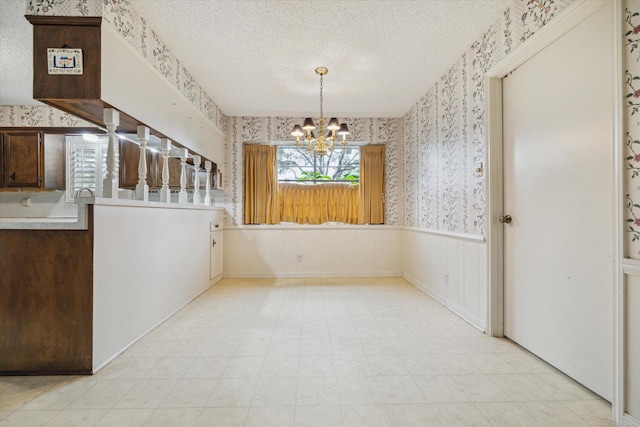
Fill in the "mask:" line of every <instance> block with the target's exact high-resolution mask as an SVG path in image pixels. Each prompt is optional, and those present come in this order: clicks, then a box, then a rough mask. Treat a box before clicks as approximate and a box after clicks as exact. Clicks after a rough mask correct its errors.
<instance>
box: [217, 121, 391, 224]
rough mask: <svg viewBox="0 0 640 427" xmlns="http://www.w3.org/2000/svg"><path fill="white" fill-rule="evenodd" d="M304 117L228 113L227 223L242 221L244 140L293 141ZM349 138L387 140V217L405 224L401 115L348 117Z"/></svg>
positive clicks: (226, 153)
mask: <svg viewBox="0 0 640 427" xmlns="http://www.w3.org/2000/svg"><path fill="white" fill-rule="evenodd" d="M303 120H304V119H303V118H296V117H229V119H228V122H229V123H228V130H227V137H226V146H225V165H224V170H225V171H226V173H227V178H225V179H224V182H223V185H224V192H225V194H226V195H227V199H228V201H227V203H226V211H227V216H226V217H225V223H226V224H232V225H238V224H242V203H243V200H242V193H243V185H244V181H243V149H242V146H243V144H264V143H266V142H276V141H291V140H292V139H291V135H290V133H291V129H293V126H294V125H295V124H296V123H302V121H303ZM345 121H346V123H347V125H348V126H349V131H350V132H351V133H350V135H349V140H351V141H359V142H367V143H370V144H384V145H386V150H385V175H386V179H385V217H386V223H387V224H390V225H401V224H402V217H401V215H402V210H403V209H402V203H403V200H402V176H403V172H402V168H403V163H402V144H401V142H400V141H401V134H400V132H401V123H400V122H401V119H360V118H347V119H345Z"/></svg>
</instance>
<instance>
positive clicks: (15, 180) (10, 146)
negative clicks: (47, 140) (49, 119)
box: [2, 131, 44, 188]
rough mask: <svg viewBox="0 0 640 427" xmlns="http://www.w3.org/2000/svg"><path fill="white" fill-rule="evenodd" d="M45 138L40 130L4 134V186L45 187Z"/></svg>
mask: <svg viewBox="0 0 640 427" xmlns="http://www.w3.org/2000/svg"><path fill="white" fill-rule="evenodd" d="M43 140H44V134H43V133H42V132H39V131H24V132H20V131H16V132H5V133H3V134H2V183H3V185H2V186H3V187H4V188H44V185H43V184H44V183H43V175H44V161H43Z"/></svg>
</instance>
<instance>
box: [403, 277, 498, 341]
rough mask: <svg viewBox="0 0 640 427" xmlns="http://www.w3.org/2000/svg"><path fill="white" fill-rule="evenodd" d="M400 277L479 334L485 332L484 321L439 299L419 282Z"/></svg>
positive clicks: (452, 303)
mask: <svg viewBox="0 0 640 427" xmlns="http://www.w3.org/2000/svg"><path fill="white" fill-rule="evenodd" d="M402 277H403V278H404V279H405V280H407V281H408V282H409V283H411V284H412V285H413V286H415V287H416V288H418V289H420V290H421V291H422V292H424V293H425V294H427V295H429V296H430V297H431V298H433V299H434V300H436V301H438V302H439V303H440V304H442V305H443V306H444V307H446V308H447V309H448V310H449V311H451V312H452V313H453V314H455V315H456V316H458V317H460V318H461V319H462V320H464V321H465V322H467V323H469V324H470V325H471V326H473V327H474V328H476V329H478V330H479V331H481V332H486V331H487V328H486V324H485V322H484V321H482V319H480V318H478V317H476V316H474V315H472V314H471V313H469V312H468V311H467V310H465V309H464V308H462V307H460V306H459V305H457V304H455V303H454V302H452V301H450V300H448V299H447V298H443V297H441V296H440V295H438V294H437V293H436V292H434V291H433V290H432V289H431V288H430V287H429V286H428V285H427V284H423V283H421V282H420V281H418V280H416V279H415V278H414V277H412V276H410V275H407V274H403V275H402Z"/></svg>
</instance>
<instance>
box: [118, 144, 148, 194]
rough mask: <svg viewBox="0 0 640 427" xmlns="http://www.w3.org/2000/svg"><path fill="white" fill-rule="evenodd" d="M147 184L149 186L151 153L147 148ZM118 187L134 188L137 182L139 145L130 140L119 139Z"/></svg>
mask: <svg viewBox="0 0 640 427" xmlns="http://www.w3.org/2000/svg"><path fill="white" fill-rule="evenodd" d="M146 154H147V184H148V185H149V186H150V187H151V177H150V172H151V166H152V155H151V154H152V153H151V151H150V150H147V153H146ZM119 156H120V171H119V174H120V188H129V189H134V188H136V185H137V184H138V162H139V161H140V146H139V145H137V144H134V143H133V142H130V141H120V152H119Z"/></svg>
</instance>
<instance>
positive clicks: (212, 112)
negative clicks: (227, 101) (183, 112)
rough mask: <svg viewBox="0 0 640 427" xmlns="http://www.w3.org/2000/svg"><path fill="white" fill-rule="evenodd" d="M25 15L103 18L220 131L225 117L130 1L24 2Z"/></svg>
mask: <svg viewBox="0 0 640 427" xmlns="http://www.w3.org/2000/svg"><path fill="white" fill-rule="evenodd" d="M26 13H27V14H28V15H61V16H102V18H103V20H104V22H107V23H109V24H110V25H111V26H112V27H113V28H115V29H116V31H118V33H119V34H120V35H121V36H122V37H123V38H124V39H125V40H126V41H127V42H128V43H129V44H131V45H132V46H133V47H134V48H135V49H136V50H137V51H138V52H139V53H140V54H141V55H142V56H144V57H145V58H146V59H147V61H149V62H150V63H151V65H153V67H154V68H155V69H156V70H158V72H160V74H162V75H163V76H164V77H165V78H166V79H167V81H169V83H171V84H172V85H173V86H175V87H176V89H178V90H179V91H180V93H182V95H183V96H184V97H185V98H187V99H188V100H189V101H190V102H191V103H192V104H193V105H195V106H196V107H197V108H198V109H199V110H200V111H202V113H203V114H204V115H205V116H206V117H207V118H208V119H209V120H210V121H211V122H212V123H213V124H214V125H215V126H216V127H217V128H218V129H220V130H221V131H222V132H226V117H225V115H224V114H223V113H222V110H220V108H218V106H217V105H216V104H215V102H213V100H212V99H211V97H210V96H209V95H208V94H207V93H206V92H205V91H204V90H203V89H202V87H200V85H199V84H198V83H197V82H196V81H195V80H194V79H193V77H192V76H191V74H190V73H189V72H188V71H187V70H186V69H185V68H184V67H183V66H182V64H180V61H178V59H177V58H176V57H175V56H174V55H173V53H171V51H170V50H169V49H168V48H167V47H166V46H165V44H164V43H163V42H162V40H161V39H160V37H159V36H158V35H157V34H156V32H155V31H154V30H153V29H152V28H151V27H149V25H148V24H147V22H146V21H145V20H144V18H142V17H141V16H140V15H139V14H138V12H137V10H136V9H135V8H134V7H133V6H132V4H131V0H27V7H26Z"/></svg>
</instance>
